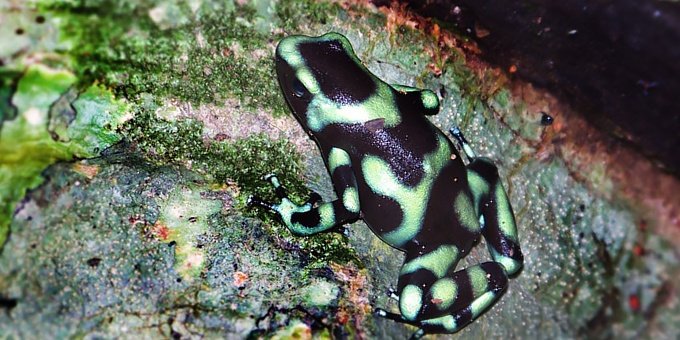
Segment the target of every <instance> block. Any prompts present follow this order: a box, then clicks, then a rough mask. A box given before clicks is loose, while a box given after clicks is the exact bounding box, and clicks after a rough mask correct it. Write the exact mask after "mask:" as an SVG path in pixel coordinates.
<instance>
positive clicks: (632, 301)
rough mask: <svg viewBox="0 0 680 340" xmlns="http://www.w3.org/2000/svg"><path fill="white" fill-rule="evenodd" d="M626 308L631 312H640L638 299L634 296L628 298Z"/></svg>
mask: <svg viewBox="0 0 680 340" xmlns="http://www.w3.org/2000/svg"><path fill="white" fill-rule="evenodd" d="M628 306H629V307H630V309H631V310H633V311H634V312H637V311H638V310H640V298H639V297H638V296H637V295H635V294H633V295H631V296H629V297H628Z"/></svg>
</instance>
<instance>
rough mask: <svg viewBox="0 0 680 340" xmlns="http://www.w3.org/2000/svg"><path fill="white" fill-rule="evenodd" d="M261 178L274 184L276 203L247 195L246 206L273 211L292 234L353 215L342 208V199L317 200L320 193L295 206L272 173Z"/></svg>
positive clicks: (325, 227)
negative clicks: (277, 200)
mask: <svg viewBox="0 0 680 340" xmlns="http://www.w3.org/2000/svg"><path fill="white" fill-rule="evenodd" d="M264 180H266V181H268V182H269V183H271V185H272V186H274V192H275V193H276V196H277V197H278V198H279V199H281V201H280V203H278V204H276V203H270V202H267V201H264V200H262V199H260V198H258V197H255V196H251V197H249V198H248V202H247V203H248V205H250V206H260V207H263V208H266V209H268V210H270V211H273V212H275V213H276V214H277V215H279V217H280V218H281V221H282V222H283V223H284V224H285V225H286V227H288V229H289V230H290V231H291V232H292V233H293V234H296V235H312V234H316V233H319V232H322V231H326V230H329V229H331V228H333V227H334V226H335V225H337V224H341V223H344V222H345V221H346V220H348V219H350V218H352V217H354V216H355V215H357V214H356V213H349V212H346V211H345V210H341V209H342V202H341V201H339V200H336V201H333V202H321V203H320V201H321V196H319V194H317V193H315V192H313V193H312V194H311V195H310V197H309V199H308V200H307V201H306V202H305V203H304V204H302V205H298V204H296V203H294V202H293V201H291V200H290V198H288V193H287V192H286V189H285V188H284V187H283V186H282V185H281V183H280V182H279V179H278V178H277V177H276V175H274V174H269V175H266V176H264Z"/></svg>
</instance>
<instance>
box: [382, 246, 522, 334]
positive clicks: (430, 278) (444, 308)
mask: <svg viewBox="0 0 680 340" xmlns="http://www.w3.org/2000/svg"><path fill="white" fill-rule="evenodd" d="M417 259H418V258H416V261H418V260H417ZM411 267H412V266H410V265H409V262H407V263H405V265H404V267H403V268H402V275H401V276H400V277H399V309H400V312H401V316H399V315H396V314H394V313H385V314H386V315H383V316H384V317H387V318H390V319H393V320H395V321H399V322H404V323H410V324H414V325H417V326H418V327H419V328H420V330H421V331H422V332H423V334H425V333H454V332H457V331H459V330H460V329H462V328H463V327H465V326H466V325H467V324H469V323H470V322H472V320H474V319H475V318H477V317H478V316H479V315H481V314H482V313H483V312H484V311H485V310H486V309H487V308H488V307H490V306H491V305H492V304H493V303H494V302H495V301H496V300H497V299H498V298H499V297H500V296H501V295H502V294H503V292H504V290H505V289H506V287H507V283H508V277H507V275H506V273H505V269H504V268H503V266H502V265H501V264H500V263H497V262H485V263H482V264H479V265H475V266H471V267H468V268H465V269H462V270H459V271H456V272H453V273H452V272H449V271H448V270H447V271H446V272H444V273H441V272H439V273H438V272H437V271H438V270H437V268H436V267H430V268H428V266H427V265H423V266H421V267H419V268H418V269H417V270H415V271H413V272H410V270H411ZM430 269H433V271H432V270H430ZM378 315H380V314H378Z"/></svg>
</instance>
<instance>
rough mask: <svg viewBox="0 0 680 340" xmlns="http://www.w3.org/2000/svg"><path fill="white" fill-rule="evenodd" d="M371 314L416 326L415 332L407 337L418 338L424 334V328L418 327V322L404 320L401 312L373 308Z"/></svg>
mask: <svg viewBox="0 0 680 340" xmlns="http://www.w3.org/2000/svg"><path fill="white" fill-rule="evenodd" d="M373 314H375V315H377V316H379V317H381V318H385V319H389V320H392V321H396V322H400V323H406V324H409V325H412V326H416V327H418V330H417V331H416V332H415V333H413V335H411V337H410V338H409V339H420V338H422V337H423V336H424V335H425V330H423V329H422V328H420V327H421V324H420V322H417V321H409V320H406V319H404V317H403V316H401V314H397V313H392V312H388V311H386V310H384V309H382V308H376V309H375V310H373Z"/></svg>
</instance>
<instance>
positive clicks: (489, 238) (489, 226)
mask: <svg viewBox="0 0 680 340" xmlns="http://www.w3.org/2000/svg"><path fill="white" fill-rule="evenodd" d="M451 134H452V135H453V136H454V137H455V138H456V139H457V140H458V142H459V143H460V144H461V146H462V148H463V151H464V152H465V154H466V155H467V156H468V158H469V160H470V163H469V164H468V166H467V179H468V184H469V186H470V189H471V191H472V195H473V198H474V206H475V209H476V211H477V215H478V216H479V222H480V225H481V227H482V235H483V236H484V239H486V242H487V244H488V246H489V252H490V253H491V256H492V257H493V259H494V261H496V262H499V263H501V264H502V265H503V267H504V268H505V270H506V271H507V273H508V275H513V274H515V273H517V272H518V271H519V270H520V269H521V268H522V263H523V260H524V257H523V256H522V251H521V249H520V247H519V239H518V236H517V226H516V224H515V215H514V213H513V212H512V207H511V206H510V201H509V200H508V197H507V194H506V193H505V189H504V188H503V183H501V180H500V177H499V176H498V168H496V166H495V165H494V164H493V162H491V160H490V159H488V158H484V157H476V156H475V153H474V151H473V150H472V148H471V147H470V144H469V143H468V141H467V140H466V139H465V137H464V136H463V133H462V132H461V131H460V129H458V128H453V129H451Z"/></svg>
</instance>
